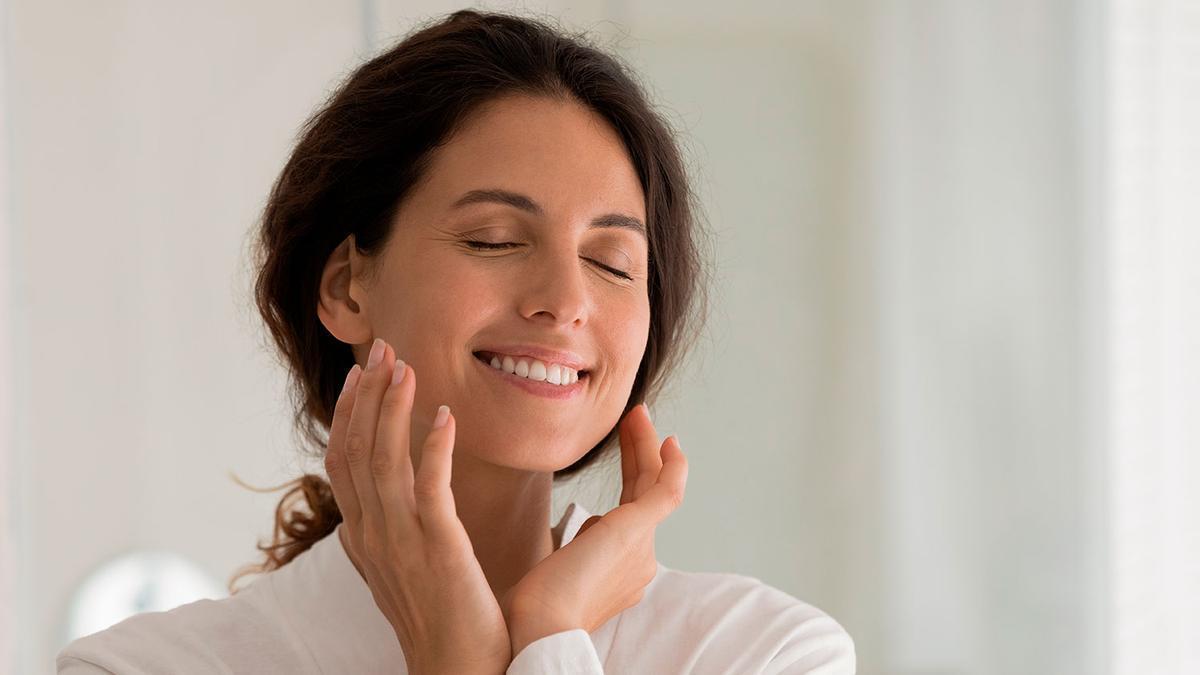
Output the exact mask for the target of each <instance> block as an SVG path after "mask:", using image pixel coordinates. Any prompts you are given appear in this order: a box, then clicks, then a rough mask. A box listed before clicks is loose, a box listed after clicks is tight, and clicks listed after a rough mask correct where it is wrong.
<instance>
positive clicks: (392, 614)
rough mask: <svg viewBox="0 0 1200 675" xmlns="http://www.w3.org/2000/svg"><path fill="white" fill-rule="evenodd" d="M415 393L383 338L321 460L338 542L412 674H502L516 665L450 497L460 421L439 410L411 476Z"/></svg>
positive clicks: (340, 411)
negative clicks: (338, 521) (337, 515)
mask: <svg viewBox="0 0 1200 675" xmlns="http://www.w3.org/2000/svg"><path fill="white" fill-rule="evenodd" d="M396 368H399V370H395V369H396ZM393 371H395V372H396V374H397V376H398V377H402V378H403V379H401V380H400V382H399V383H398V384H394V383H393V379H394V378H393V377H392V373H393ZM415 392H416V374H415V373H414V372H413V370H412V368H410V367H409V366H408V365H406V364H404V363H403V362H396V355H395V352H394V351H392V348H391V346H390V345H388V344H387V343H385V342H384V341H383V340H380V339H377V340H376V341H375V343H374V344H373V345H372V349H371V356H370V358H369V359H368V361H367V368H366V370H364V371H361V372H360V370H359V366H358V365H357V364H355V366H354V367H353V368H351V370H350V373H349V374H348V375H347V378H346V385H345V387H344V388H343V390H342V393H341V394H340V396H339V397H338V401H337V406H336V407H335V410H334V413H333V424H332V427H331V429H330V434H329V448H328V450H327V451H326V455H325V471H326V472H327V473H328V475H329V482H330V485H331V486H332V488H333V495H334V498H335V500H336V501H337V504H338V508H339V509H340V510H341V513H342V520H343V524H342V525H341V530H342V531H343V533H344V537H343V539H342V544H343V546H345V547H346V550H347V553H348V554H349V556H350V559H351V561H352V562H353V563H354V566H355V567H356V568H358V570H359V573H360V574H362V575H363V577H364V579H365V580H366V582H367V586H368V587H369V588H370V589H371V593H372V595H373V596H374V597H375V604H376V605H378V606H379V609H380V610H381V611H382V612H383V615H384V616H385V617H387V620H388V622H389V623H391V625H392V628H393V629H394V630H395V633H396V637H397V638H398V639H399V641H400V646H401V648H402V649H403V650H404V657H405V660H406V661H407V662H408V672H409V673H412V674H414V675H428V674H430V673H435V674H436V673H489V674H491V675H495V674H496V673H503V672H504V671H505V670H506V669H507V667H508V664H509V663H510V662H511V661H512V658H511V651H512V649H511V644H510V641H509V634H508V628H507V626H506V624H505V621H504V615H503V613H502V612H501V610H500V606H499V603H498V602H497V601H496V596H495V595H494V594H493V593H492V589H491V587H490V586H489V585H488V581H487V578H486V577H485V576H484V574H483V570H482V569H481V568H480V566H479V561H478V559H476V557H475V552H474V549H473V548H472V546H471V540H470V538H469V537H468V536H467V532H466V530H465V529H463V525H462V521H460V520H459V519H458V515H457V513H456V511H455V506H454V494H453V493H452V492H451V491H450V466H451V457H452V450H453V448H454V425H455V422H454V417H453V416H452V415H448V414H447V413H445V412H443V413H442V416H444V417H445V424H444V426H441V427H436V426H435V428H434V429H432V430H431V431H430V433H429V435H428V437H427V438H426V440H425V443H424V445H423V447H422V452H421V456H420V468H419V469H418V471H417V473H416V475H415V477H414V473H413V468H412V460H411V457H410V455H409V434H410V428H411V425H410V418H411V415H412V405H413V397H414V394H415ZM435 425H436V420H435Z"/></svg>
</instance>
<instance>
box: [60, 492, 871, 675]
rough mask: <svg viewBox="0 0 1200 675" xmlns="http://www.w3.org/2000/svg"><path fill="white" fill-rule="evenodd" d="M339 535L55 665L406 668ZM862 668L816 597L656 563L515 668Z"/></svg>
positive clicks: (573, 526)
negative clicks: (585, 621) (621, 595)
mask: <svg viewBox="0 0 1200 675" xmlns="http://www.w3.org/2000/svg"><path fill="white" fill-rule="evenodd" d="M590 515H591V514H590V513H588V512H587V511H586V510H584V509H583V507H581V506H580V505H579V504H578V503H572V504H570V505H569V506H568V507H567V510H566V512H565V513H564V514H563V517H562V519H561V520H560V521H559V523H558V524H557V525H555V526H554V527H553V528H552V532H553V534H554V541H555V548H556V549H557V548H560V547H561V546H565V545H566V544H567V543H569V542H570V541H571V539H572V538H574V536H575V534H576V533H578V531H579V527H580V525H582V524H583V521H584V520H586V519H587V517H588V516H590ZM339 527H341V525H339ZM336 535H337V533H336V532H334V533H332V535H331V536H326V537H325V538H323V539H321V540H320V541H318V542H316V543H315V544H313V546H312V547H311V548H309V549H308V550H306V551H304V552H303V553H301V554H300V555H298V556H296V557H295V558H294V559H293V560H292V561H291V562H290V563H288V564H286V565H284V566H283V567H281V568H279V569H276V570H273V571H271V572H268V573H266V574H263V575H260V576H259V577H257V578H256V579H255V580H254V581H253V583H250V584H249V585H247V586H245V587H244V588H242V589H241V590H240V591H238V593H237V594H235V595H232V596H229V597H227V598H223V599H221V600H199V601H196V602H192V603H189V604H186V605H181V606H179V607H176V608H175V609H172V610H170V611H167V612H145V613H142V614H138V615H135V616H132V617H130V618H128V619H125V620H124V621H121V622H120V623H118V624H116V625H114V626H112V627H110V628H108V629H106V630H102V631H100V632H98V633H93V634H91V635H88V636H85V637H82V638H79V639H78V640H75V641H74V642H72V643H70V644H69V645H67V646H66V648H65V649H63V651H61V652H60V653H59V654H58V657H57V659H56V661H57V666H58V672H59V673H60V674H63V675H95V674H96V673H106V672H111V673H117V674H119V675H126V674H128V675H144V674H149V673H155V674H158V673H259V674H263V675H267V674H270V673H288V674H289V675H291V674H300V673H324V674H326V675H332V674H335V673H336V674H341V673H347V674H357V673H389V674H396V673H401V674H404V673H407V672H408V668H407V666H406V664H405V660H404V652H403V651H402V650H401V648H400V643H399V641H398V640H397V639H396V635H395V633H394V632H393V630H392V626H391V624H389V623H388V621H387V619H386V618H385V617H384V615H383V613H382V612H381V611H380V610H379V608H378V607H377V606H376V604H375V599H374V598H373V597H372V595H371V591H370V589H369V588H368V587H367V584H366V582H365V581H364V580H363V578H362V577H361V576H359V574H358V571H357V570H356V569H355V568H354V565H353V563H351V562H350V558H349V557H347V555H346V551H345V549H344V548H342V543H341V538H340V537H338V536H336ZM560 541H561V542H562V543H561V544H560V543H558V542H560ZM855 668H856V666H855V654H854V642H853V640H852V639H851V638H850V635H849V634H848V633H846V631H845V630H844V629H843V628H842V626H841V625H839V624H838V623H837V622H836V621H835V620H834V619H832V618H831V617H830V616H828V615H827V614H825V613H824V612H822V611H821V610H820V609H817V608H816V607H814V606H812V605H809V604H806V603H804V602H801V601H800V600H798V599H796V598H794V597H792V596H791V595H788V594H787V593H784V592H783V591H781V590H779V589H776V588H773V587H771V586H768V585H766V584H765V583H763V582H762V581H759V580H758V579H755V578H753V577H748V576H743V575H740V574H726V573H709V572H681V571H678V570H674V569H670V568H668V567H666V566H664V565H663V564H662V563H659V565H658V572H657V573H656V575H655V577H654V579H653V580H652V581H651V582H650V583H649V584H648V585H647V586H646V588H645V591H644V594H643V596H642V600H641V601H640V602H639V603H638V604H636V605H634V606H633V607H630V608H628V609H626V610H625V611H623V612H621V613H619V614H617V615H616V616H613V617H612V618H611V619H609V620H608V621H607V622H606V623H605V624H604V625H602V626H600V627H599V628H597V629H596V630H595V631H592V632H591V633H589V632H588V631H586V630H584V629H582V628H577V629H574V630H567V631H563V632H560V633H555V634H553V635H547V636H545V637H542V638H540V639H538V640H535V641H533V642H531V643H529V644H528V645H526V646H525V648H524V649H522V650H521V652H520V653H519V654H516V658H514V659H513V661H512V663H511V664H510V665H509V667H508V670H507V671H506V672H507V674H508V675H534V674H541V673H584V674H588V675H591V674H596V675H599V674H602V673H606V672H607V673H621V674H625V673H656V674H659V673H704V674H708V673H712V674H717V673H720V674H722V675H725V674H733V673H736V674H738V675H746V674H750V673H762V674H772V675H774V674H783V673H786V674H788V675H798V674H800V673H813V674H819V675H853V673H854V671H855Z"/></svg>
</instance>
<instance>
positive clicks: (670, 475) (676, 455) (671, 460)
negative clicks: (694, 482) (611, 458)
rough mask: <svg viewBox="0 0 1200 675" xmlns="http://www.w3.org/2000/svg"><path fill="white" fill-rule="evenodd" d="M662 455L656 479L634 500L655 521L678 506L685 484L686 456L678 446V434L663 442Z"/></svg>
mask: <svg viewBox="0 0 1200 675" xmlns="http://www.w3.org/2000/svg"><path fill="white" fill-rule="evenodd" d="M662 456H663V466H662V471H660V472H659V473H658V479H657V480H655V481H654V485H652V486H650V488H649V489H647V490H646V492H645V493H644V494H642V496H641V497H639V498H638V500H637V502H636V503H637V504H638V505H640V506H642V507H643V508H645V509H646V512H647V515H648V516H650V517H651V518H653V519H654V520H655V521H656V522H662V520H663V519H665V518H666V517H667V516H669V515H671V513H672V512H673V511H675V509H677V508H679V505H680V504H682V503H683V495H684V490H685V488H686V486H687V474H688V465H687V457H686V456H684V454H683V449H682V448H680V447H679V437H678V436H674V435H672V436H671V437H669V438H668V439H667V440H666V442H664V443H663V446H662Z"/></svg>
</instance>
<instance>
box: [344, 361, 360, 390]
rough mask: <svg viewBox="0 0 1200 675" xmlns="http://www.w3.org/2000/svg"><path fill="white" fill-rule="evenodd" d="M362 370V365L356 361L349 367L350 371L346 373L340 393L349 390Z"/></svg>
mask: <svg viewBox="0 0 1200 675" xmlns="http://www.w3.org/2000/svg"><path fill="white" fill-rule="evenodd" d="M361 372H362V367H361V366H359V365H358V364H357V363H356V364H354V366H353V367H352V368H350V372H348V373H346V382H345V383H343V384H342V393H343V394H344V393H346V392H348V391H350V388H351V387H353V386H354V383H355V382H358V374H359V373H361Z"/></svg>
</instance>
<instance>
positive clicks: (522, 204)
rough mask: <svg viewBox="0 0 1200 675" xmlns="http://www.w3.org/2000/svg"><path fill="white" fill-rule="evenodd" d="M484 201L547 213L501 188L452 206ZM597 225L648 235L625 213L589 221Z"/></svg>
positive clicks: (478, 192) (591, 226) (466, 196)
mask: <svg viewBox="0 0 1200 675" xmlns="http://www.w3.org/2000/svg"><path fill="white" fill-rule="evenodd" d="M482 203H497V204H505V205H507V206H511V207H513V208H517V209H520V210H522V211H525V212H526V213H532V214H533V215H535V216H545V215H546V211H545V209H543V208H542V207H541V205H540V204H538V203H537V202H535V201H534V200H533V199H532V198H530V197H528V196H526V195H523V194H520V193H517V192H511V191H509V190H501V189H499V188H492V189H487V190H471V191H470V192H468V193H466V194H464V195H463V196H461V197H459V198H458V201H456V202H454V204H452V205H451V207H450V208H451V209H458V208H462V207H464V206H467V205H468V204H482ZM597 227H620V228H625V229H628V230H633V231H635V232H637V233H638V234H640V235H642V237H643V238H645V237H646V225H645V224H644V223H642V221H640V220H638V219H637V218H634V217H633V216H628V215H625V214H623V213H606V214H604V215H601V216H596V217H595V218H592V222H590V223H588V228H589V229H594V228H597Z"/></svg>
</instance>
